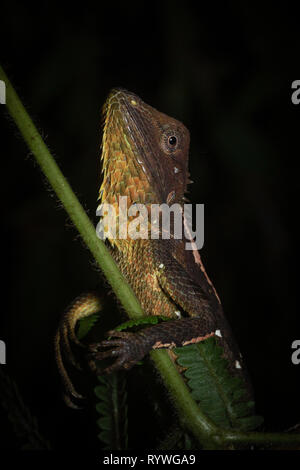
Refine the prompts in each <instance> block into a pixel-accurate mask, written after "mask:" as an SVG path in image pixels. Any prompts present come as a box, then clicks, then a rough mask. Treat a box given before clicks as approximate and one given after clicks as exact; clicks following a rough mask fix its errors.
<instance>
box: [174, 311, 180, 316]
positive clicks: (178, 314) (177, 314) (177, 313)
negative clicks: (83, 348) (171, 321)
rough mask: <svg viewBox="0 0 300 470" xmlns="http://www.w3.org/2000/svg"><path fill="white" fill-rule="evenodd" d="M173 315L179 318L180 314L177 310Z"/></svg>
mask: <svg viewBox="0 0 300 470" xmlns="http://www.w3.org/2000/svg"><path fill="white" fill-rule="evenodd" d="M174 313H175V315H176V317H177V318H181V312H180V311H179V310H175V312H174Z"/></svg>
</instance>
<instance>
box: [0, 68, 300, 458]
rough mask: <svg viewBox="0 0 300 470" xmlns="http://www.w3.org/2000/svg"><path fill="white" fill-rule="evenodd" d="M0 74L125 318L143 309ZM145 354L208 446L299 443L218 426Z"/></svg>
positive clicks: (169, 369)
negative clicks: (120, 304)
mask: <svg viewBox="0 0 300 470" xmlns="http://www.w3.org/2000/svg"><path fill="white" fill-rule="evenodd" d="M0 79H1V80H3V81H4V82H5V85H6V100H7V109H8V111H9V113H10V115H11V116H12V118H13V120H14V121H15V123H16V125H17V127H18V128H19V130H20V132H21V134H22V136H23V138H24V140H25V142H26V143H27V145H28V147H29V149H30V150H31V152H32V154H33V155H34V157H35V158H36V160H37V162H38V163H39V165H40V167H41V169H42V171H43V172H44V174H45V176H46V177H47V179H48V181H49V183H50V184H51V186H52V188H53V190H54V191H55V193H56V194H57V196H58V198H59V199H60V201H61V202H62V204H63V205H64V207H65V209H66V212H67V213H68V215H69V217H70V218H71V220H72V222H73V223H74V225H75V226H76V228H77V230H78V232H79V233H80V235H81V237H82V239H83V240H84V242H85V244H86V245H87V247H88V248H89V250H90V251H91V253H92V255H93V257H94V258H95V260H96V261H97V263H98V265H99V266H100V268H101V270H102V271H103V273H104V275H105V276H106V278H107V280H108V282H109V283H110V285H111V286H112V289H113V290H114V292H115V294H116V296H117V297H118V298H119V300H120V302H121V303H122V305H123V307H124V309H125V310H126V312H127V313H128V316H129V317H130V318H140V317H142V316H143V315H144V314H143V311H142V308H141V306H140V303H139V302H138V300H137V298H136V297H135V295H134V293H133V291H132V289H131V287H130V286H129V284H128V283H127V282H126V280H125V279H124V278H123V276H122V274H121V273H120V271H119V269H118V266H117V265H116V263H115V262H114V260H113V258H112V257H111V255H110V253H109V251H108V250H107V248H106V246H105V244H104V243H103V242H102V240H100V239H99V238H98V237H97V235H96V230H95V228H94V226H93V224H92V222H91V221H90V219H89V217H88V216H87V214H86V213H85V211H84V209H83V207H82V206H81V204H80V203H79V201H78V199H77V197H76V196H75V194H74V193H73V191H72V189H71V187H70V185H69V183H68V181H67V180H66V178H65V177H64V176H63V174H62V173H61V171H60V169H59V167H58V166H57V164H56V162H55V160H54V158H53V157H52V155H51V154H50V152H49V149H48V148H47V146H46V145H45V143H44V141H43V139H42V138H41V136H40V134H39V132H38V131H37V129H36V127H35V125H34V124H33V122H32V120H31V119H30V117H29V115H28V113H27V112H26V110H25V108H24V106H23V104H22V103H21V101H20V99H19V97H18V96H17V94H16V92H15V90H14V89H13V87H12V85H11V83H10V81H9V80H8V78H7V76H6V75H5V73H4V71H3V69H2V68H1V66H0ZM151 357H152V359H153V361H154V363H155V365H156V368H157V369H158V371H159V373H160V374H161V376H162V378H163V380H164V383H165V385H166V387H167V389H168V391H169V393H170V395H171V397H172V400H173V403H174V405H175V407H176V408H177V410H178V412H179V415H180V418H181V420H182V422H183V423H184V424H185V426H186V427H187V429H189V430H190V432H192V433H193V435H194V436H195V437H196V439H197V440H198V441H199V443H200V444H201V446H202V447H204V448H207V449H214V448H226V447H228V446H230V445H236V444H245V443H247V444H255V443H257V444H267V443H274V444H280V443H282V442H284V443H286V444H288V445H295V444H296V443H297V444H298V445H299V446H300V435H299V436H295V435H288V434H270V433H269V434H263V433H239V432H235V431H234V432H233V431H230V432H229V431H228V432H227V431H225V430H223V429H219V428H218V427H217V426H215V424H214V423H213V422H212V421H210V420H209V419H208V418H207V416H206V415H205V414H204V413H203V412H202V411H201V409H200V408H199V406H198V405H197V403H196V402H195V401H194V400H193V399H192V397H191V394H190V393H189V390H188V388H187V386H186V385H185V383H184V381H183V380H182V378H181V376H180V374H179V373H178V371H177V369H176V367H175V366H174V364H173V362H172V361H171V359H170V358H169V356H168V353H167V352H166V351H153V352H152V353H151ZM297 437H298V439H297Z"/></svg>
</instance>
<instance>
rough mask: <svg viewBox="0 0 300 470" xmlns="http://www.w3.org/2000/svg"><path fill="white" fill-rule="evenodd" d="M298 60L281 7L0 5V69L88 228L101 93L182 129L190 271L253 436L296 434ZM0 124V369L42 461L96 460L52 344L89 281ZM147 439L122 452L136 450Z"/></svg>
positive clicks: (75, 247)
mask: <svg viewBox="0 0 300 470" xmlns="http://www.w3.org/2000/svg"><path fill="white" fill-rule="evenodd" d="M299 46H300V36H299V15H298V13H297V12H296V11H295V10H294V7H292V5H291V4H288V3H287V2H286V3H281V4H278V5H276V4H272V5H271V4H269V5H268V4H267V3H265V4H262V3H260V4H259V6H258V5H257V6H255V4H254V3H253V2H233V1H231V2H222V3H221V2H220V3H218V2H202V1H200V2H197V3H196V2H195V3H191V2H176V1H165V2H144V3H143V2H135V1H133V2H122V3H116V2H99V3H98V5H97V8H96V7H95V6H94V5H93V4H92V3H89V2H86V3H84V4H82V3H79V4H74V3H73V4H72V7H70V6H69V5H68V6H67V5H64V4H63V3H59V4H57V5H55V4H54V2H49V3H48V2H43V1H40V2H39V3H36V4H34V5H31V6H30V4H28V3H24V4H22V3H21V2H16V1H10V2H4V4H2V5H1V42H0V52H1V64H2V66H3V67H4V68H5V70H6V73H7V74H8V76H9V77H10V79H11V80H12V82H13V84H14V85H15V87H16V89H17V91H18V93H19V94H20V96H21V98H22V100H23V102H24V104H25V106H26V107H27V109H28V111H29V113H30V114H31V116H32V117H33V118H34V120H35V122H36V124H37V125H38V128H39V129H40V131H41V132H42V135H43V137H44V138H45V140H46V142H47V144H48V146H49V147H50V149H51V151H52V152H53V153H54V154H55V157H56V159H57V161H58V163H59V165H60V167H61V169H62V171H63V173H64V174H65V175H66V176H67V178H68V180H69V182H70V183H71V185H72V187H73V189H74V190H75V192H76V194H77V195H78V197H79V198H80V201H81V202H82V203H83V205H84V207H85V208H86V209H87V210H88V212H89V215H90V217H91V218H92V219H93V221H94V222H96V217H95V210H96V205H97V203H96V199H97V192H98V188H99V184H100V161H99V155H100V141H101V128H100V111H101V106H102V104H103V102H104V100H105V98H106V95H107V93H108V92H109V90H110V89H111V88H112V87H115V86H122V87H124V88H127V89H128V90H130V91H133V92H135V93H137V94H138V95H139V96H141V97H142V98H143V99H144V100H145V101H146V102H148V103H149V104H151V105H153V106H155V107H156V108H158V109H159V110H161V111H163V112H165V113H167V114H169V115H170V116H173V117H176V118H177V119H179V120H181V121H182V122H184V123H185V125H186V126H187V127H188V128H189V129H190V132H191V151H190V172H191V177H192V179H193V180H194V181H195V183H194V184H193V185H192V186H191V187H190V194H189V196H190V199H191V201H192V202H193V203H204V204H205V246H204V248H203V250H202V252H201V254H202V258H203V261H204V264H205V266H206V268H207V271H208V274H209V275H210V277H211V278H212V280H213V281H214V283H215V286H216V288H217V291H218V293H219V295H220V297H221V299H222V302H223V305H224V309H225V312H226V314H227V316H228V317H229V319H230V322H231V324H232V326H233V329H234V331H235V333H236V336H237V339H238V342H239V344H240V347H241V350H242V352H243V355H244V358H245V360H246V362H247V364H248V368H249V371H250V374H251V377H252V381H253V384H254V389H255V395H256V401H257V409H258V412H259V413H260V414H262V415H263V416H264V417H265V423H266V428H267V429H268V430H283V429H286V428H289V427H290V426H292V425H293V424H295V423H297V422H299V419H300V402H299V386H300V384H299V372H300V365H299V366H295V365H293V364H292V362H291V353H292V349H291V344H292V342H293V341H294V340H295V339H299V338H300V332H299V319H298V316H299V311H298V310H299V309H298V302H297V296H298V291H299V288H298V284H297V281H298V276H297V274H296V273H297V263H296V254H297V248H298V243H297V242H298V240H297V239H296V237H295V236H294V235H293V232H294V226H295V225H296V223H297V218H298V214H299V206H298V205H297V196H298V188H299V173H298V171H297V160H298V158H299V145H300V144H299V139H298V134H299V124H300V105H299V107H297V106H295V105H293V104H292V102H291V93H292V90H291V83H292V81H294V80H296V79H299V78H300V71H299ZM0 111H1V116H0V119H1V121H0V124H1V127H0V132H1V141H0V142H1V145H0V152H1V212H2V216H1V220H2V222H3V225H2V228H1V235H2V237H3V238H2V253H1V255H2V256H1V258H2V262H1V266H2V269H1V271H2V275H3V279H2V288H3V294H2V298H1V314H0V315H1V318H0V327H1V329H0V339H2V340H4V341H5V342H6V346H7V365H6V366H1V369H2V367H3V369H2V370H5V371H6V372H8V373H9V375H10V377H12V378H13V379H14V380H15V381H16V382H17V385H18V388H19V392H20V394H21V395H22V398H23V400H24V402H25V403H26V405H28V407H29V408H30V410H31V412H32V414H33V415H35V416H36V417H37V419H38V423H39V428H40V431H41V434H43V435H44V436H45V438H46V439H48V440H49V441H50V442H51V445H52V446H53V447H54V448H60V449H61V448H68V447H74V446H81V447H82V448H84V449H86V448H97V445H98V444H97V440H96V437H95V436H96V433H95V429H94V428H93V426H91V420H90V416H89V414H88V412H87V413H85V411H84V410H83V411H78V412H75V411H72V410H69V409H67V408H66V407H65V405H64V404H63V402H62V400H61V389H60V383H59V379H58V374H57V371H56V367H55V363H54V354H53V347H52V338H53V335H54V332H55V329H56V326H57V323H58V320H59V317H60V315H61V312H62V311H63V310H64V308H65V307H66V306H67V305H68V303H69V302H70V301H71V300H72V299H73V298H74V297H75V296H76V295H78V294H79V293H81V292H82V291H84V290H86V289H89V288H91V287H94V286H95V285H96V284H97V283H98V282H99V275H98V273H97V272H96V270H95V268H94V267H93V266H92V263H91V257H90V255H89V253H88V251H87V250H86V249H85V248H84V247H83V246H82V243H81V242H80V241H79V240H78V236H77V233H76V231H75V229H74V228H72V227H71V225H70V223H69V221H68V219H67V217H66V215H65V213H64V211H63V210H62V209H61V207H60V204H59V202H58V201H57V200H56V198H55V196H54V195H53V193H52V192H51V190H50V189H49V187H48V186H47V184H46V182H45V178H44V177H43V176H42V175H41V172H40V170H39V169H38V168H37V166H36V165H35V164H34V162H33V158H32V157H31V156H29V153H28V150H27V148H26V147H25V144H24V143H23V141H22V139H21V138H20V137H19V135H18V132H17V131H16V128H15V126H14V123H13V122H12V121H11V120H10V119H9V118H8V116H7V115H6V111H5V107H4V106H2V107H1V109H0ZM100 281H101V279H100ZM112 314H113V311H112ZM151 380H153V376H151V375H150V376H149V381H151ZM149 389H150V390H151V384H149ZM133 393H134V390H133ZM91 413H92V412H91ZM137 413H139V415H142V414H143V412H142V411H141V410H139V411H138V410H137ZM0 418H1V422H0V432H1V444H0V447H3V448H18V446H19V445H20V442H19V440H18V439H16V437H15V434H14V433H13V431H12V429H11V427H10V424H9V423H8V420H7V414H6V413H5V412H3V413H2V414H0ZM143 421H144V425H143V432H144V429H145V428H146V427H147V429H148V433H149V434H151V432H152V433H154V432H155V431H154V430H152V431H151V426H152V424H151V419H150V420H149V421H148V422H147V419H146V420H143ZM147 436H148V434H147V432H146V431H145V434H144V438H145V440H144V441H143V440H142V439H143V437H140V442H139V443H137V444H136V445H137V446H140V447H144V448H147V447H148V441H147V439H148V437H147Z"/></svg>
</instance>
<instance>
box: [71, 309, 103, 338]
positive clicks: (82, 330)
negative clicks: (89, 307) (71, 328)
mask: <svg viewBox="0 0 300 470" xmlns="http://www.w3.org/2000/svg"><path fill="white" fill-rule="evenodd" d="M98 319H99V313H94V314H93V315H90V316H89V317H84V318H81V320H79V322H78V329H77V333H76V336H77V338H78V339H79V340H80V339H82V338H84V337H85V336H86V335H87V334H88V332H89V331H90V330H91V329H92V328H93V326H94V325H95V323H96V322H97V321H98Z"/></svg>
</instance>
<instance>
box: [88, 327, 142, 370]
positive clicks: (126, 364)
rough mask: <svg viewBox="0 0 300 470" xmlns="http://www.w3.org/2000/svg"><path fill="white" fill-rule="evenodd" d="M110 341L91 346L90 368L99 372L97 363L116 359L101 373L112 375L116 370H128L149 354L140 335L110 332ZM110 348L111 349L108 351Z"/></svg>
mask: <svg viewBox="0 0 300 470" xmlns="http://www.w3.org/2000/svg"><path fill="white" fill-rule="evenodd" d="M108 336H109V337H110V339H107V340H104V341H101V342H100V343H94V344H90V345H89V350H90V357H91V361H90V366H91V368H92V369H93V370H95V371H97V370H98V367H97V366H96V364H95V361H102V360H103V359H116V360H115V362H114V363H113V364H112V365H110V366H108V367H106V368H105V369H104V370H102V371H101V372H102V373H103V372H104V373H107V374H110V373H111V372H114V371H116V370H120V369H125V370H128V369H130V368H131V367H133V366H134V365H135V364H136V363H137V362H138V361H140V360H141V359H142V358H143V357H144V356H145V354H146V353H147V352H148V348H147V347H146V344H145V338H144V337H143V336H142V335H140V334H138V333H129V332H124V331H115V330H112V331H109V332H108ZM107 348H110V349H107Z"/></svg>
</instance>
